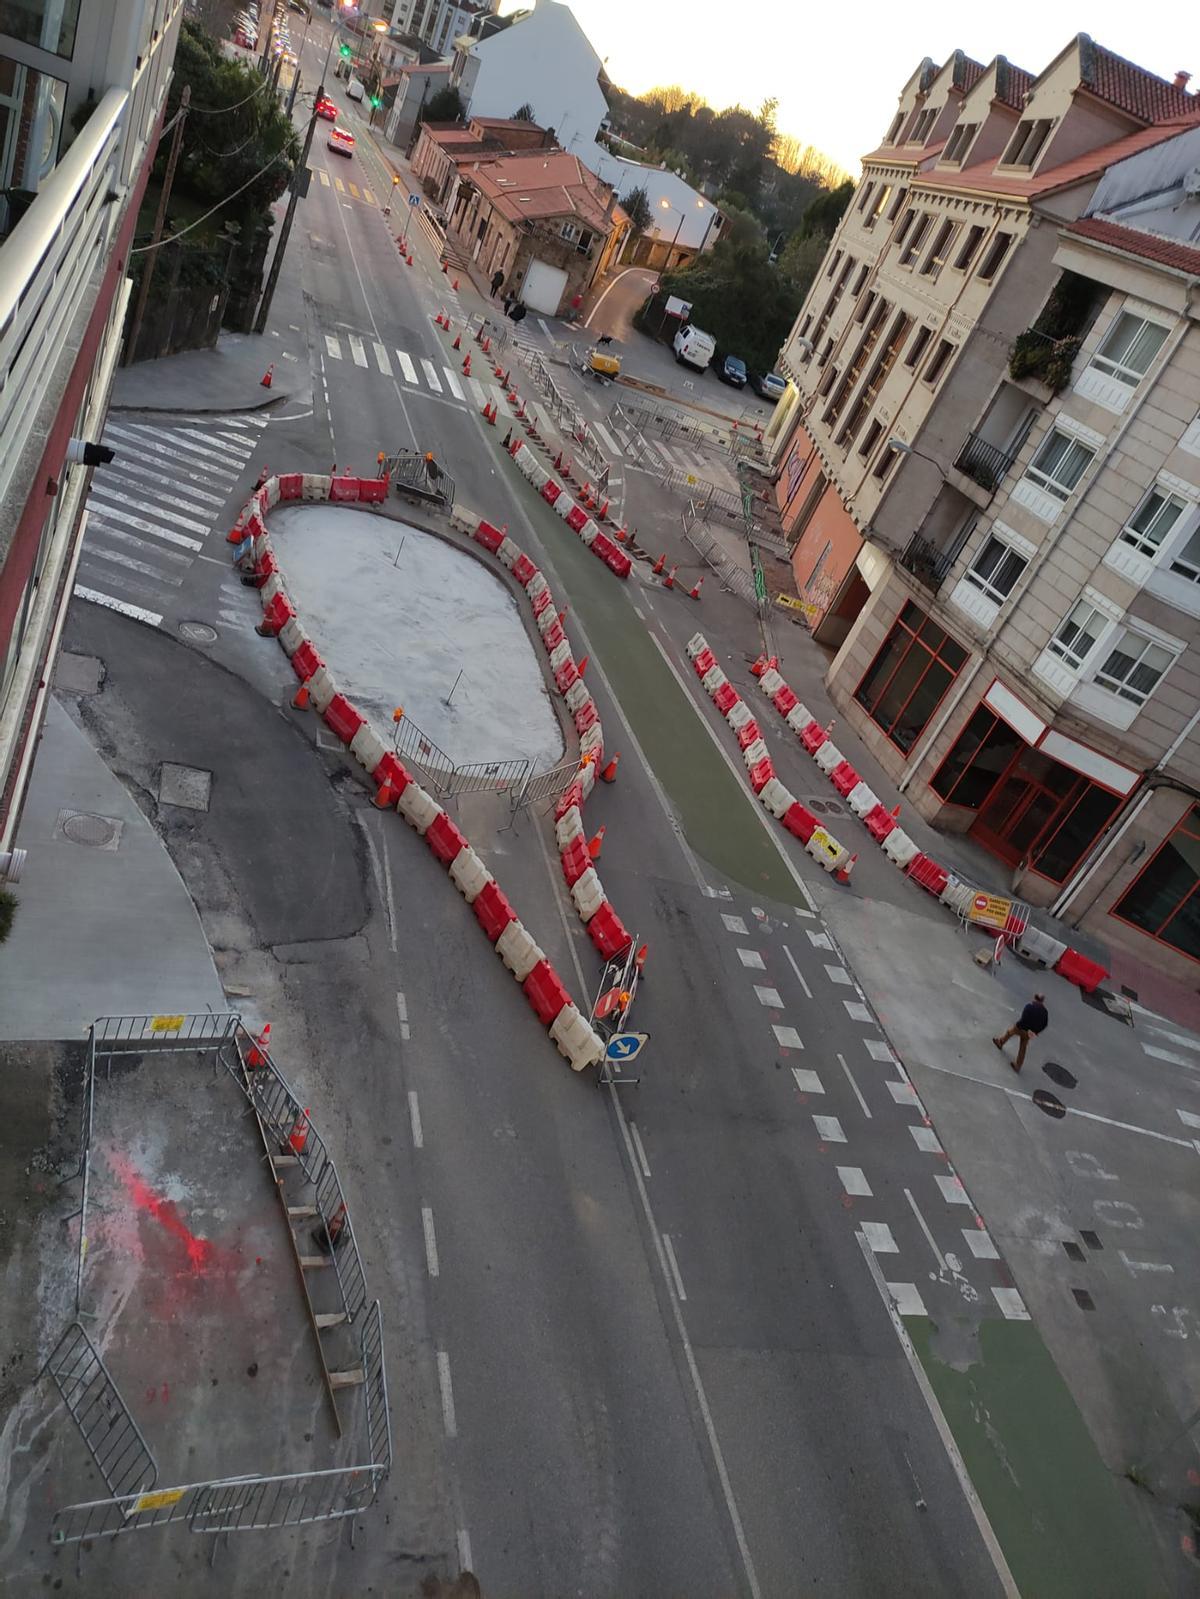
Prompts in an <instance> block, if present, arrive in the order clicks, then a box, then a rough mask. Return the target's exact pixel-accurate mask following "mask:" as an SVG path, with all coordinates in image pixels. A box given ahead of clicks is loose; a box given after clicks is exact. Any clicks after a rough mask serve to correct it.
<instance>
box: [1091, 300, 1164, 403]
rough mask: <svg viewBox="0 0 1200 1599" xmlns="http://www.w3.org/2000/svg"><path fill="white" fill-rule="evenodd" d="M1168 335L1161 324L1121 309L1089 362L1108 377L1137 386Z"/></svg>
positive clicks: (1130, 386)
mask: <svg viewBox="0 0 1200 1599" xmlns="http://www.w3.org/2000/svg"><path fill="white" fill-rule="evenodd" d="M1166 336H1167V330H1166V328H1164V327H1162V326H1161V325H1160V324H1159V323H1157V322H1149V321H1147V320H1146V318H1145V317H1143V316H1135V315H1134V314H1133V312H1131V311H1122V312H1121V314H1120V316H1119V317H1118V318H1117V320H1116V321H1115V322H1114V323H1113V325H1112V327H1111V328H1110V329H1109V330H1108V333H1107V335H1106V336H1105V338H1104V341H1103V343H1102V344H1101V345H1100V348H1099V349H1098V350H1097V351H1096V353H1095V355H1093V356H1092V359H1091V361H1090V362H1089V363H1088V365H1089V366H1091V367H1093V368H1094V369H1095V370H1096V371H1098V372H1102V373H1103V374H1104V375H1105V377H1110V378H1115V379H1116V381H1117V382H1118V383H1124V384H1126V385H1127V386H1128V387H1129V388H1131V389H1135V388H1137V386H1138V384H1139V383H1140V382H1141V380H1142V379H1143V378H1144V377H1145V375H1146V372H1147V371H1148V370H1149V366H1150V363H1151V361H1153V359H1154V357H1155V356H1156V355H1157V354H1158V352H1159V350H1160V349H1161V348H1162V344H1163V340H1164V339H1165V338H1166Z"/></svg>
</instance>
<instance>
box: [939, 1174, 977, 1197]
mask: <svg viewBox="0 0 1200 1599" xmlns="http://www.w3.org/2000/svg"><path fill="white" fill-rule="evenodd" d="M933 1180H934V1182H935V1183H936V1184H937V1185H938V1187H939V1188H940V1189H941V1191H942V1198H943V1199H944V1200H945V1201H946V1203H947V1204H948V1205H969V1204H970V1203H971V1196H970V1194H968V1193H967V1190H966V1189H965V1188H964V1187H963V1181H962V1178H961V1177H959V1176H958V1175H957V1173H954V1172H951V1173H945V1172H938V1174H937V1176H936V1177H935V1178H934V1179H933Z"/></svg>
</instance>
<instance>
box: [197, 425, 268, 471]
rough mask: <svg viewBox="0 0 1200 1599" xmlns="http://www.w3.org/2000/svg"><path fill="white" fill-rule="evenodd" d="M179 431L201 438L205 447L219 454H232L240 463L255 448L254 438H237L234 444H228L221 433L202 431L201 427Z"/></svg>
mask: <svg viewBox="0 0 1200 1599" xmlns="http://www.w3.org/2000/svg"><path fill="white" fill-rule="evenodd" d="M179 431H180V433H182V434H183V435H184V437H185V438H188V439H199V440H200V441H201V444H202V446H203V448H204V449H206V450H212V451H213V452H214V453H216V454H217V455H225V456H232V457H233V458H234V460H236V461H237V462H239V464H240V463H241V462H243V461H244V460H245V459H246V457H247V456H248V455H249V454H250V453H251V452H252V450H253V449H254V441H253V440H252V439H235V440H234V442H233V443H232V444H226V443H224V442H223V440H222V437H221V435H220V434H219V433H202V432H201V431H200V429H199V428H180V429H179Z"/></svg>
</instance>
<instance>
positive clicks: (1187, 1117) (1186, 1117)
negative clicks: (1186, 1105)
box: [1175, 1110, 1200, 1127]
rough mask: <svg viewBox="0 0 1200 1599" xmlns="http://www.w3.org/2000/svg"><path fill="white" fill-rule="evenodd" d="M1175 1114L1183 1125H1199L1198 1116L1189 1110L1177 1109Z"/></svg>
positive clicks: (1199, 1118) (1199, 1119)
mask: <svg viewBox="0 0 1200 1599" xmlns="http://www.w3.org/2000/svg"><path fill="white" fill-rule="evenodd" d="M1175 1114H1176V1116H1178V1117H1179V1120H1180V1121H1181V1122H1182V1123H1183V1125H1184V1126H1185V1127H1200V1116H1196V1115H1193V1113H1192V1112H1191V1111H1190V1110H1177V1111H1176V1112H1175Z"/></svg>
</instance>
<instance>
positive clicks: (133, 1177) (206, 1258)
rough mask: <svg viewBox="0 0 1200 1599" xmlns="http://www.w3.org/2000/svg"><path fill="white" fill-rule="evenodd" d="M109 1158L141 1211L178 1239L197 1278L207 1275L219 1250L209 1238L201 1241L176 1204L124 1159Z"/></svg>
mask: <svg viewBox="0 0 1200 1599" xmlns="http://www.w3.org/2000/svg"><path fill="white" fill-rule="evenodd" d="M109 1158H110V1161H111V1164H112V1168H113V1171H114V1172H115V1173H116V1175H117V1177H118V1178H119V1179H120V1180H121V1183H122V1184H123V1186H124V1188H125V1191H126V1192H127V1193H128V1195H129V1197H130V1199H132V1200H133V1202H134V1204H135V1205H136V1206H137V1207H138V1209H139V1210H141V1211H144V1212H145V1213H146V1215H148V1216H150V1217H151V1218H152V1219H153V1220H154V1221H156V1222H157V1223H158V1225H159V1226H160V1227H161V1228H162V1229H163V1231H164V1232H165V1233H168V1234H169V1235H170V1236H171V1237H172V1238H176V1239H178V1241H179V1242H180V1243H181V1244H182V1245H183V1250H184V1254H185V1256H186V1259H187V1262H188V1265H189V1266H190V1267H191V1269H192V1271H193V1272H195V1273H196V1275H197V1276H199V1275H200V1274H201V1273H203V1272H204V1271H205V1270H206V1269H207V1268H208V1267H209V1266H210V1265H212V1264H213V1263H214V1261H215V1259H216V1246H215V1245H214V1244H212V1243H210V1242H209V1240H208V1239H207V1238H197V1237H196V1235H195V1233H194V1232H192V1230H191V1228H190V1227H189V1226H188V1225H187V1223H186V1222H185V1221H184V1219H183V1217H182V1216H181V1215H180V1213H179V1206H178V1205H177V1204H176V1203H175V1201H174V1200H173V1199H166V1198H164V1197H163V1195H161V1194H156V1193H155V1192H154V1190H153V1189H152V1188H151V1187H150V1185H149V1184H148V1183H147V1182H146V1181H145V1179H144V1178H143V1177H142V1176H141V1174H140V1173H139V1172H137V1171H135V1170H134V1168H133V1167H132V1166H131V1165H130V1163H129V1162H128V1161H127V1160H126V1159H125V1158H124V1157H123V1156H121V1155H118V1154H116V1153H113V1154H112V1155H111V1156H110V1157H109Z"/></svg>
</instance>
